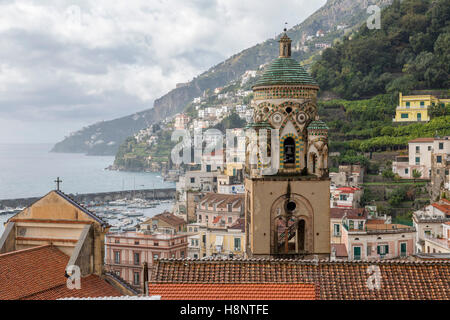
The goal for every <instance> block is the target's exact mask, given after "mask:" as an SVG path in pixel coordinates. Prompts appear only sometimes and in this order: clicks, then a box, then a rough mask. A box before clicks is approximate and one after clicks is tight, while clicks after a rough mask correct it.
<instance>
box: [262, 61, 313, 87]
mask: <svg viewBox="0 0 450 320" xmlns="http://www.w3.org/2000/svg"><path fill="white" fill-rule="evenodd" d="M301 84H306V85H314V86H317V85H318V84H317V82H316V81H315V80H314V79H313V78H312V77H311V76H310V75H309V74H308V72H306V70H305V69H304V68H303V67H302V66H301V65H300V64H299V63H298V62H297V61H295V60H294V59H292V58H284V57H283V58H278V59H276V60H275V61H274V62H273V63H272V64H271V65H270V66H269V67H268V68H267V70H266V71H265V72H264V74H263V75H262V76H261V78H260V79H259V80H258V81H257V82H256V84H255V85H254V86H253V88H255V87H260V86H272V85H301Z"/></svg>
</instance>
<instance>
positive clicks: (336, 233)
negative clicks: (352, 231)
mask: <svg viewBox="0 0 450 320" xmlns="http://www.w3.org/2000/svg"><path fill="white" fill-rule="evenodd" d="M333 235H334V236H335V237H339V236H340V235H341V226H340V225H339V224H334V225H333Z"/></svg>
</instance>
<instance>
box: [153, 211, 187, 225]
mask: <svg viewBox="0 0 450 320" xmlns="http://www.w3.org/2000/svg"><path fill="white" fill-rule="evenodd" d="M152 219H160V220H162V221H164V222H165V223H167V224H169V225H171V226H174V227H178V226H180V225H183V224H185V223H186V221H184V219H182V218H180V217H177V216H176V215H174V214H173V213H170V212H167V211H165V212H163V213H160V214H157V215H155V216H153V217H152V218H150V219H148V220H147V221H145V222H144V224H145V223H150V221H151V220H152Z"/></svg>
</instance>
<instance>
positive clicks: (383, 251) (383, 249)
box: [377, 245, 389, 256]
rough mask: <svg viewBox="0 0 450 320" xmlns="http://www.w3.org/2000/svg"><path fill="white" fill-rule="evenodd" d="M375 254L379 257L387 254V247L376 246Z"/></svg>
mask: <svg viewBox="0 0 450 320" xmlns="http://www.w3.org/2000/svg"><path fill="white" fill-rule="evenodd" d="M377 253H378V254H379V255H381V256H384V255H385V254H388V253H389V245H380V246H377Z"/></svg>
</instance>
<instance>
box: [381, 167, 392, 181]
mask: <svg viewBox="0 0 450 320" xmlns="http://www.w3.org/2000/svg"><path fill="white" fill-rule="evenodd" d="M382 175H383V178H385V179H388V180H392V179H394V177H395V174H394V172H392V169H386V170H384V171H383V173H382Z"/></svg>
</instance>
